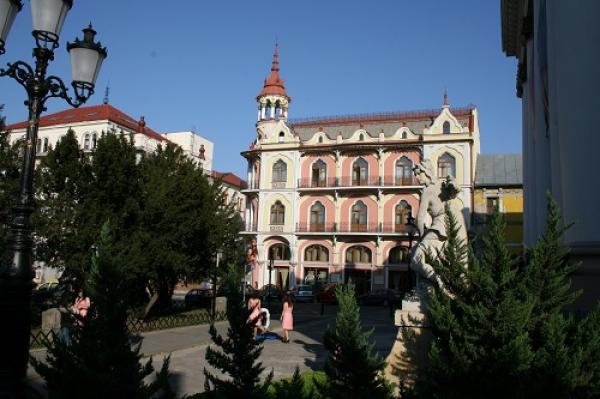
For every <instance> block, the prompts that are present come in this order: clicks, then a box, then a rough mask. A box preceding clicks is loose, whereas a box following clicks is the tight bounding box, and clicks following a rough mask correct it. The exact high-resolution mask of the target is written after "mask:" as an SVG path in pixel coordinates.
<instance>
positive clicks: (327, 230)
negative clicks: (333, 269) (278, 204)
mask: <svg viewBox="0 0 600 399" xmlns="http://www.w3.org/2000/svg"><path fill="white" fill-rule="evenodd" d="M296 232H297V233H315V234H319V233H323V234H354V233H372V234H402V235H405V234H408V233H409V232H410V227H408V226H406V225H404V224H394V223H349V222H345V223H307V222H301V223H297V224H296Z"/></svg>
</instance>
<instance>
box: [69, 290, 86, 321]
mask: <svg viewBox="0 0 600 399" xmlns="http://www.w3.org/2000/svg"><path fill="white" fill-rule="evenodd" d="M89 309H90V298H89V297H87V296H85V294H84V292H83V288H81V289H80V290H79V293H78V294H77V298H75V302H74V303H73V307H72V310H73V313H74V314H78V315H79V316H81V317H85V316H87V313H88V310H89Z"/></svg>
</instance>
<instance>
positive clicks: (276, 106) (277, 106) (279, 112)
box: [275, 101, 281, 118]
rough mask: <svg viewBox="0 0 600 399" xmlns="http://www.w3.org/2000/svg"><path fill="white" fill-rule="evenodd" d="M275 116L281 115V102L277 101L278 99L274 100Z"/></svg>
mask: <svg viewBox="0 0 600 399" xmlns="http://www.w3.org/2000/svg"><path fill="white" fill-rule="evenodd" d="M275 117H277V118H279V117H281V104H280V103H279V101H276V102H275Z"/></svg>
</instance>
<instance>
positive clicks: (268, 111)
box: [265, 101, 273, 119]
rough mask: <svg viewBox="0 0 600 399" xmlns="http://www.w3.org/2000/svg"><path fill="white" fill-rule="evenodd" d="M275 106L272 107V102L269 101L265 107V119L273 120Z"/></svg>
mask: <svg viewBox="0 0 600 399" xmlns="http://www.w3.org/2000/svg"><path fill="white" fill-rule="evenodd" d="M272 108H273V106H272V105H271V101H267V105H265V119H271V109H272Z"/></svg>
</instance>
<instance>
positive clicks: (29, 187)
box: [0, 0, 107, 398]
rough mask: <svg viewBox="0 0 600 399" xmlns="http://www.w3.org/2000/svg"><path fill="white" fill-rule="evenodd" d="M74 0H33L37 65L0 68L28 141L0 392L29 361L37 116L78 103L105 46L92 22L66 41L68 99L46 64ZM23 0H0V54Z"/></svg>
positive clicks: (12, 228) (2, 284)
mask: <svg viewBox="0 0 600 399" xmlns="http://www.w3.org/2000/svg"><path fill="white" fill-rule="evenodd" d="M72 5H73V1H72V0H31V14H32V19H33V30H32V35H33V37H34V39H35V42H36V46H35V47H34V48H33V57H34V59H35V65H34V66H33V67H32V66H30V65H29V64H27V63H26V62H23V61H16V62H14V63H8V64H7V67H6V69H0V77H3V76H8V77H11V78H13V79H14V80H16V81H17V82H18V83H19V84H20V85H21V86H23V88H24V89H25V91H26V92H27V101H25V105H26V106H27V107H28V110H29V123H28V126H27V133H26V141H25V145H24V149H23V163H22V168H21V178H20V186H19V195H18V198H17V200H16V204H15V206H14V207H13V209H12V217H11V219H10V221H9V223H8V236H7V246H6V252H5V254H4V257H3V259H2V263H1V264H0V314H1V315H2V319H3V320H2V333H3V339H2V340H1V341H0V397H2V398H5V397H6V398H17V397H22V396H23V391H24V388H25V377H26V371H27V362H28V358H29V334H30V329H31V324H30V302H31V289H32V288H33V282H32V278H33V270H32V268H31V263H32V247H33V239H32V229H31V222H30V216H31V214H32V212H33V210H34V199H33V172H34V167H35V156H36V142H37V133H38V126H39V118H40V115H41V113H42V112H43V111H44V110H45V104H46V101H47V100H48V99H50V98H53V97H57V98H62V99H64V100H66V101H67V103H69V104H70V105H71V106H73V107H78V106H80V105H81V104H83V103H85V102H86V101H87V99H88V98H89V97H90V96H91V95H92V94H93V93H94V86H95V83H96V78H97V76H98V72H99V70H100V66H101V64H102V61H103V60H104V59H105V58H106V56H107V53H106V49H105V48H103V47H102V46H101V44H100V43H98V42H95V41H94V35H95V34H96V32H95V31H94V30H93V29H92V27H91V25H90V26H89V27H88V28H86V29H84V30H83V39H82V40H79V39H75V41H74V42H73V43H67V50H68V52H69V53H70V56H71V69H72V77H73V79H72V83H71V86H72V88H73V91H74V98H72V97H71V96H70V95H69V93H68V89H67V87H66V86H65V84H64V83H63V81H62V80H61V79H60V78H58V77H56V76H52V75H51V76H47V73H46V72H47V68H48V64H49V63H50V61H52V60H53V59H54V50H55V49H56V48H58V45H59V36H60V31H61V29H62V26H63V23H64V21H65V17H66V16H67V13H68V12H69V10H70V9H71V7H72ZM22 8H23V4H22V2H21V0H0V54H4V53H5V45H6V39H7V37H8V33H9V31H10V28H11V26H12V23H13V22H14V20H15V17H16V15H17V13H18V12H19V11H21V9H22Z"/></svg>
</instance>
